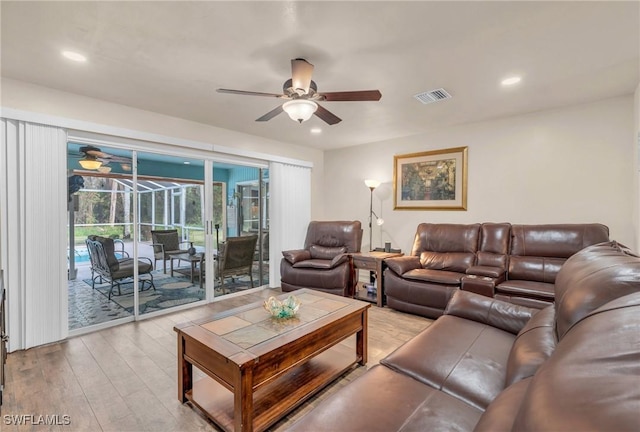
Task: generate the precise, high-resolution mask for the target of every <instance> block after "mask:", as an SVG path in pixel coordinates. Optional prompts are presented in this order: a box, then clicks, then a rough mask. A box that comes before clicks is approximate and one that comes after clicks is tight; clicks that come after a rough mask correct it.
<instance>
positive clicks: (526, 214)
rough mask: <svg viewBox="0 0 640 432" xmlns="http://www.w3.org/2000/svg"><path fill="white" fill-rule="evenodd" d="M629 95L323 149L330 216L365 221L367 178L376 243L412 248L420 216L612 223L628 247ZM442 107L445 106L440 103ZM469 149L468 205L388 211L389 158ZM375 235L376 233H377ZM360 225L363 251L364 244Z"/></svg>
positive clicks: (632, 224)
mask: <svg viewBox="0 0 640 432" xmlns="http://www.w3.org/2000/svg"><path fill="white" fill-rule="evenodd" d="M633 99H634V98H633V96H628V97H620V98H613V99H608V100H604V101H601V102H598V103H591V104H584V105H578V106H571V107H566V108H562V109H555V110H550V111H543V112H538V113H532V114H528V115H523V116H514V117H509V118H502V119H497V120H493V121H486V122H481V123H474V124H467V125H463V126H457V127H451V128H447V129H442V130H438V131H433V132H430V133H425V134H422V135H418V136H411V137H406V138H402V139H396V140H390V141H385V142H380V143H375V144H368V145H363V146H357V147H350V148H347V149H340V150H334V151H329V152H326V153H325V183H324V184H325V189H324V192H325V196H326V198H325V202H327V204H329V206H328V208H327V211H326V216H327V218H329V219H359V220H361V221H362V223H363V227H364V226H366V225H367V223H368V210H369V190H368V189H367V187H366V186H365V185H364V183H363V180H364V179H366V178H377V179H378V180H381V181H382V182H383V184H382V185H381V186H380V187H379V188H378V189H376V190H375V192H374V211H375V212H376V213H377V214H378V215H379V216H380V217H382V218H384V219H385V224H384V225H383V227H382V229H380V228H379V227H376V226H375V225H374V228H373V229H374V238H373V245H374V247H375V246H381V245H382V244H383V243H384V242H386V241H391V242H392V245H393V247H401V248H402V250H403V252H408V251H410V248H411V245H412V241H413V235H414V233H415V229H416V226H417V225H418V224H419V223H420V222H450V223H473V222H491V221H493V222H501V221H506V222H511V223H531V224H543V223H581V222H601V223H604V224H606V225H608V226H609V228H610V234H611V238H613V239H616V240H618V241H620V242H622V243H625V244H627V245H629V246H630V247H632V248H633V247H635V245H636V244H637V242H636V225H637V221H636V220H635V219H634V216H633V215H634V213H635V210H634V209H635V206H636V204H635V202H636V177H635V170H636V162H635V157H634V155H635V154H636V152H635V150H634V149H635V145H636V138H635V137H634V100H633ZM443 103H446V102H443ZM461 146H468V148H469V159H468V166H469V171H468V172H469V182H468V206H467V208H468V210H467V211H433V210H432V211H415V210H414V211H407V210H395V211H394V210H393V189H392V188H393V179H392V177H393V156H394V155H396V154H405V153H413V152H420V151H428V150H436V149H445V148H451V147H461ZM381 235H382V238H381V237H380V236H381ZM368 236H369V234H368V228H366V229H365V235H364V239H365V240H363V249H366V248H367V247H368V243H369V241H368Z"/></svg>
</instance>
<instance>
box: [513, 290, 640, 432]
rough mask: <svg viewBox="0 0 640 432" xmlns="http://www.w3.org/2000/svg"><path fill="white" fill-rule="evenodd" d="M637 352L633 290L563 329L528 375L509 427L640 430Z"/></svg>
mask: <svg viewBox="0 0 640 432" xmlns="http://www.w3.org/2000/svg"><path fill="white" fill-rule="evenodd" d="M603 286H604V287H606V285H603ZM605 290H606V288H605ZM639 358H640V292H636V293H634V294H630V295H627V296H625V297H622V298H618V299H616V300H613V301H611V302H610V303H608V304H607V305H606V306H603V307H601V308H598V309H597V310H595V311H593V312H591V313H590V314H589V315H588V316H586V317H582V318H581V319H580V320H579V321H578V322H577V323H575V324H574V326H573V327H572V328H571V329H570V330H569V331H568V332H566V334H565V335H564V338H563V339H561V340H560V342H559V343H558V346H557V347H556V350H555V352H554V353H553V355H552V356H551V357H550V358H549V360H547V361H546V362H545V363H544V364H543V365H542V366H540V368H539V369H538V372H537V373H536V374H535V376H534V377H533V378H532V380H531V383H530V384H529V388H528V389H527V392H526V394H525V397H524V399H523V401H522V404H521V407H520V410H519V412H518V414H517V416H516V419H515V421H514V425H513V430H516V431H524V430H555V431H637V430H640V385H638V381H639V379H638V377H640V362H638V359H639ZM542 413H543V415H541V414H542Z"/></svg>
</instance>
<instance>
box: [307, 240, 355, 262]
mask: <svg viewBox="0 0 640 432" xmlns="http://www.w3.org/2000/svg"><path fill="white" fill-rule="evenodd" d="M345 252H347V248H346V247H344V246H340V247H329V246H321V245H315V244H314V245H311V246H310V247H309V254H310V255H311V258H313V259H321V260H332V259H334V258H335V257H336V256H338V255H340V254H343V253H345Z"/></svg>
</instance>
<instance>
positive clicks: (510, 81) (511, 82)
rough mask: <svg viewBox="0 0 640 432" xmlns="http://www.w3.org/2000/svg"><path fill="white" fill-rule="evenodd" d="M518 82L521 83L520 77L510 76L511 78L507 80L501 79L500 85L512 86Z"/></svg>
mask: <svg viewBox="0 0 640 432" xmlns="http://www.w3.org/2000/svg"><path fill="white" fill-rule="evenodd" d="M520 81H522V78H521V77H519V76H512V77H509V78H505V79H503V80H502V82H501V84H502V85H503V86H512V85H515V84H518V83H519V82H520Z"/></svg>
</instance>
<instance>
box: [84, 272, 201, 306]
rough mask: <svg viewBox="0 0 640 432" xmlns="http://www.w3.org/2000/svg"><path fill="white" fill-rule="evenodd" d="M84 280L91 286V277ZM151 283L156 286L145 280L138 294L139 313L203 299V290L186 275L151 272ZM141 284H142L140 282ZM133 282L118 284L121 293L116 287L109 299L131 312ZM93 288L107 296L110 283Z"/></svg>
mask: <svg viewBox="0 0 640 432" xmlns="http://www.w3.org/2000/svg"><path fill="white" fill-rule="evenodd" d="M84 282H85V283H86V284H87V285H89V287H91V279H85V280H84ZM153 283H154V285H155V287H156V289H155V291H154V290H153V288H149V284H148V283H146V282H145V284H144V291H141V292H140V295H139V296H138V298H139V301H140V313H150V312H154V311H157V310H162V309H167V308H171V307H174V306H179V305H183V304H187V303H193V302H197V301H200V300H204V297H205V292H204V289H201V288H200V287H199V285H198V282H197V281H195V282H194V283H193V284H192V283H191V281H190V280H189V279H188V278H186V277H171V276H169V275H168V274H164V273H162V272H161V271H160V272H159V273H156V272H153ZM141 285H142V284H141ZM133 287H134V283H133V282H128V283H123V284H121V286H120V291H121V292H122V295H117V294H118V291H117V288H114V292H113V293H112V294H111V301H113V302H115V303H117V304H118V305H120V306H121V307H122V308H124V309H125V310H126V311H127V312H129V313H132V314H133ZM95 289H96V290H97V291H98V292H100V293H101V294H103V295H104V296H105V297H108V296H109V290H110V289H111V284H109V283H103V284H98V283H96V286H95Z"/></svg>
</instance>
